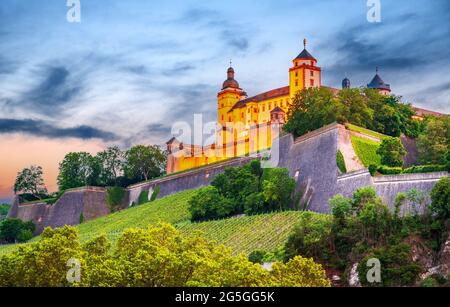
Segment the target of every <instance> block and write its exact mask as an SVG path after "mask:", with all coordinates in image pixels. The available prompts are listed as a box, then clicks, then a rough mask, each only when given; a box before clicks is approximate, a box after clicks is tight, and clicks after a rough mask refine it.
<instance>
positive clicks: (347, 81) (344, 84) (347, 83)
mask: <svg viewBox="0 0 450 307" xmlns="http://www.w3.org/2000/svg"><path fill="white" fill-rule="evenodd" d="M350 86H351V84H350V79H349V78H347V77H346V78H344V80H342V89H346V88H350Z"/></svg>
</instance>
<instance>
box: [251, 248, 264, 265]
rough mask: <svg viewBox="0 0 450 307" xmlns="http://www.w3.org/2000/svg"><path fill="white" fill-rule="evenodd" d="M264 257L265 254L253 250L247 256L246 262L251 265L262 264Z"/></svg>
mask: <svg viewBox="0 0 450 307" xmlns="http://www.w3.org/2000/svg"><path fill="white" fill-rule="evenodd" d="M265 256H266V252H265V251H262V250H255V251H253V252H251V253H250V255H248V260H249V261H250V262H252V263H259V264H262V263H263V262H264V257H265Z"/></svg>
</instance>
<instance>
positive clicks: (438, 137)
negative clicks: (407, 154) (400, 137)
mask: <svg viewBox="0 0 450 307" xmlns="http://www.w3.org/2000/svg"><path fill="white" fill-rule="evenodd" d="M449 146H450V118H449V117H442V118H432V117H431V118H428V119H427V120H426V121H425V129H424V131H423V133H422V134H420V135H419V137H418V138H417V149H418V151H419V160H420V162H421V163H422V164H441V165H443V164H446V162H447V161H446V154H447V151H448V149H449Z"/></svg>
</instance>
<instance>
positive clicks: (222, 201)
mask: <svg viewBox="0 0 450 307" xmlns="http://www.w3.org/2000/svg"><path fill="white" fill-rule="evenodd" d="M188 204H189V211H190V212H191V216H192V220H193V221H202V220H209V219H218V218H224V217H227V216H230V215H232V214H233V213H234V212H235V206H234V203H233V202H232V201H231V200H230V199H228V198H225V197H223V196H222V195H220V194H219V191H218V190H217V188H215V187H214V186H208V187H204V188H201V189H200V190H199V191H198V192H197V193H196V194H195V195H194V196H193V197H192V198H191V199H190V200H189V202H188Z"/></svg>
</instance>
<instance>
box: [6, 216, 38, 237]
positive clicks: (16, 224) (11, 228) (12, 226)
mask: <svg viewBox="0 0 450 307" xmlns="http://www.w3.org/2000/svg"><path fill="white" fill-rule="evenodd" d="M35 229H36V226H35V225H34V223H33V222H32V221H28V222H22V221H21V220H19V219H6V220H3V221H2V222H1V223H0V241H3V242H5V243H16V241H17V242H25V241H28V240H29V239H31V237H32V235H33V232H34V230H35ZM30 233H31V237H30Z"/></svg>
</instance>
